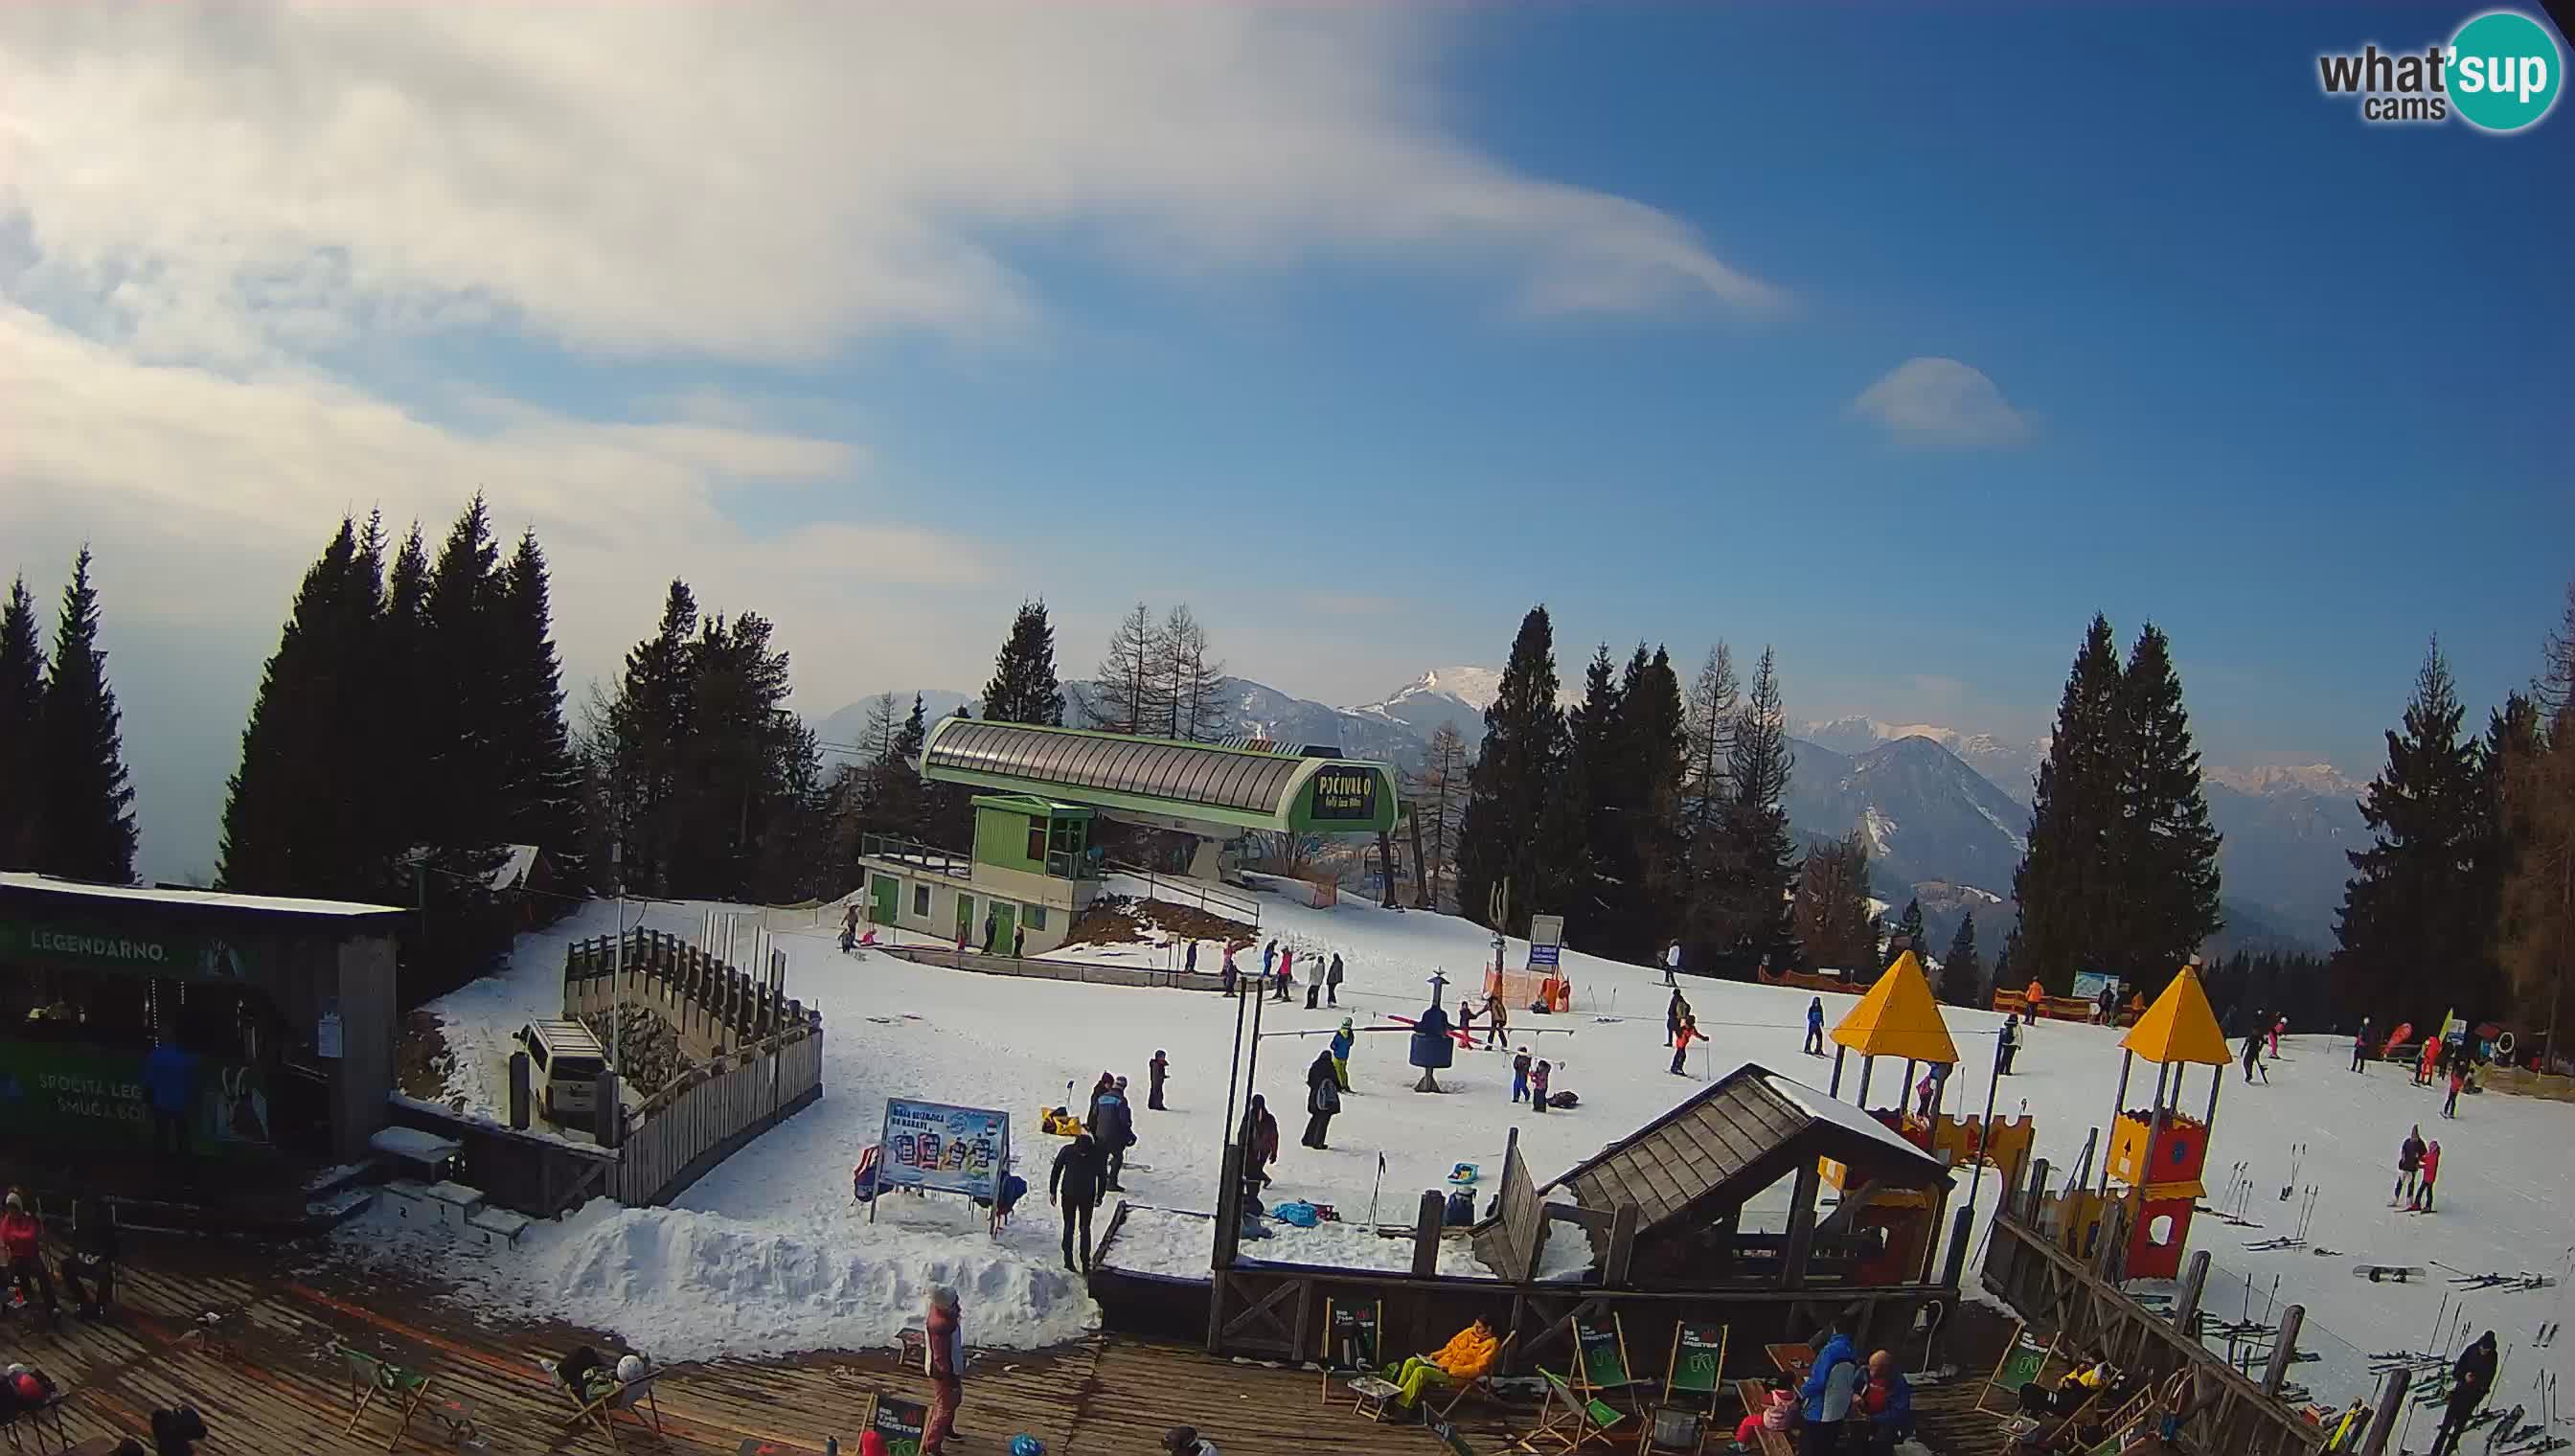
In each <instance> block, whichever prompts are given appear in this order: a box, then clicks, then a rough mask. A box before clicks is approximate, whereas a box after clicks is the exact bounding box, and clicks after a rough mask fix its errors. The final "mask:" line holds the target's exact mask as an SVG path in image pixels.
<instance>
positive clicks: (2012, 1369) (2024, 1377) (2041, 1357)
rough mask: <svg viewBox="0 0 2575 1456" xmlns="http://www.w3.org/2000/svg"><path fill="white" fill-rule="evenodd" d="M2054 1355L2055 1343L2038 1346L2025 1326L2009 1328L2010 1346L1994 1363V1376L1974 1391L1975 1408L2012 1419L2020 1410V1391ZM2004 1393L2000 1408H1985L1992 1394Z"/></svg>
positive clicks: (1987, 1413) (2043, 1369)
mask: <svg viewBox="0 0 2575 1456" xmlns="http://www.w3.org/2000/svg"><path fill="white" fill-rule="evenodd" d="M2055 1354H2056V1341H2054V1340H2049V1341H2048V1342H2047V1343H2046V1344H2043V1345H2042V1344H2037V1343H2035V1342H2033V1341H2032V1340H2031V1339H2030V1337H2029V1326H2028V1324H2026V1323H2021V1324H2015V1325H2013V1326H2012V1337H2011V1343H2010V1344H2008V1345H2005V1346H2003V1353H2002V1358H2001V1359H1998V1360H1996V1361H1994V1373H1993V1374H1991V1375H1988V1376H1986V1377H1985V1383H1984V1387H1983V1388H1982V1389H1980V1390H1978V1391H1977V1392H1976V1409H1977V1410H1979V1411H1981V1412H1983V1413H1984V1414H1986V1415H1999V1416H2011V1415H2017V1414H2018V1413H2019V1411H2020V1405H2019V1401H2020V1388H2021V1387H2022V1386H2024V1385H2027V1384H2029V1383H2030V1382H2031V1381H2033V1380H2036V1379H2037V1378H2038V1377H2039V1376H2040V1375H2041V1374H2042V1373H2044V1372H2045V1371H2046V1369H2047V1362H2048V1361H2049V1360H2050V1359H2052V1358H2054V1356H2055ZM1997 1390H1999V1391H2001V1392H2003V1395H2004V1398H2005V1401H2006V1402H2007V1403H2006V1404H2004V1405H2003V1406H2002V1407H2001V1408H2000V1409H1996V1408H1995V1407H1993V1406H1990V1405H1987V1404H1986V1403H1985V1402H1986V1401H1988V1400H1991V1399H1993V1395H1994V1392H1995V1391H1997Z"/></svg>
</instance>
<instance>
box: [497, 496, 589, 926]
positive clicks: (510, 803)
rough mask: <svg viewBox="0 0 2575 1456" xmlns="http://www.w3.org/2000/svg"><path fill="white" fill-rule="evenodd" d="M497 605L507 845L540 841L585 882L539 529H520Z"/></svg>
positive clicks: (557, 864) (571, 876)
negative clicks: (525, 530)
mask: <svg viewBox="0 0 2575 1456" xmlns="http://www.w3.org/2000/svg"><path fill="white" fill-rule="evenodd" d="M497 606H498V612H499V622H498V629H499V639H500V661H499V664H498V672H499V676H500V680H501V686H502V689H503V701H502V705H501V708H502V715H503V716H502V719H501V722H500V725H499V728H500V732H501V757H502V761H501V795H502V803H501V807H502V815H503V818H502V824H501V829H502V833H503V834H504V835H506V838H505V840H504V842H507V843H512V844H534V845H536V846H537V848H538V849H539V851H541V852H542V853H543V854H544V855H545V856H546V858H547V860H548V861H549V862H550V863H552V864H553V866H554V868H555V872H556V873H557V874H559V875H561V876H562V877H563V879H564V880H565V881H566V882H567V883H570V884H583V883H587V882H588V866H587V865H586V864H585V862H584V859H583V844H582V839H583V834H582V821H583V807H582V774H581V765H580V764H579V763H578V762H576V761H575V759H574V757H573V751H572V734H571V732H570V731H569V730H568V729H567V728H565V726H564V694H563V667H562V665H561V663H560V662H559V661H558V660H557V658H556V656H555V642H554V607H553V593H552V590H551V588H550V587H549V586H548V584H547V580H546V557H545V552H544V550H543V549H542V548H541V547H539V546H538V545H537V534H536V533H535V532H534V531H528V532H523V533H521V534H520V537H519V546H518V550H517V551H516V552H515V553H514V554H513V555H512V556H511V558H510V564H509V566H508V568H507V569H506V570H505V571H504V572H503V574H502V578H501V596H500V601H499V603H498V604H497Z"/></svg>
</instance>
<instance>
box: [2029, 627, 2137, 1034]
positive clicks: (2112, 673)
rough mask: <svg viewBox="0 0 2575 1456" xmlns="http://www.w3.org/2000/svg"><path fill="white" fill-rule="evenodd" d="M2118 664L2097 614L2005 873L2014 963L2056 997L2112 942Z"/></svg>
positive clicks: (2103, 956)
mask: <svg viewBox="0 0 2575 1456" xmlns="http://www.w3.org/2000/svg"><path fill="white" fill-rule="evenodd" d="M2120 677H2121V675H2120V670H2119V655H2118V649H2117V646H2116V645H2115V644H2114V643H2113V642H2112V640H2111V637H2110V621H2109V619H2108V618H2106V617H2101V616H2098V615H2095V616H2094V617H2093V619H2092V625H2091V627H2090V628H2089V629H2088V630H2087V631H2086V632H2085V634H2084V638H2083V646H2082V648H2081V650H2080V651H2078V652H2077V653H2076V654H2075V657H2074V666H2073V668H2072V669H2071V670H2070V671H2068V672H2067V674H2066V678H2065V692H2064V694H2063V696H2062V697H2061V698H2060V699H2059V700H2058V702H2057V708H2056V731H2055V734H2054V736H2053V737H2052V738H2051V739H2050V740H2049V743H2048V749H2047V757H2046V759H2045V760H2044V761H2042V762H2041V763H2040V764H2039V765H2038V781H2037V787H2036V792H2035V795H2034V797H2033V798H2032V800H2031V807H2030V824H2029V842H2028V846H2027V848H2025V849H2024V850H2023V851H2022V854H2021V861H2020V865H2019V867H2018V868H2016V869H2014V870H2013V871H2012V898H2013V900H2014V901H2016V902H2017V904H2018V906H2019V911H2020V918H2019V921H2018V923H2017V924H2016V925H2015V926H2014V928H2013V930H2012V934H2011V939H2010V941H2009V949H2010V954H2011V962H2012V971H2013V974H2014V975H2015V976H2022V975H2026V976H2029V977H2030V978H2032V979H2036V980H2039V981H2042V982H2044V983H2045V985H2046V986H2047V988H2048V989H2049V990H2050V991H2053V992H2055V993H2056V994H2059V995H2063V994H2066V993H2067V992H2069V991H2070V990H2072V988H2073V985H2074V975H2075V972H2076V971H2078V970H2082V969H2086V968H2090V967H2095V966H2100V965H2103V964H2106V963H2107V962H2108V961H2109V959H2110V957H2111V955H2112V953H2113V951H2114V950H2115V948H2116V947H2115V945H2114V943H2113V940H2112V935H2113V929H2112V926H2113V923H2114V921H2113V908H2114V907H2113V900H2114V897H2115V894H2116V887H2115V885H2114V884H2113V882H2112V880H2111V877H2110V874H2109V865H2110V863H2111V852H2112V848H2113V845H2112V841H2111V822H2112V820H2113V819H2114V818H2115V817H2116V816H2117V815H2118V812H2119V792H2120V756H2121V744H2122V738H2123V736H2124V734H2123V731H2122V728H2121V706H2122V702H2121V693H2120Z"/></svg>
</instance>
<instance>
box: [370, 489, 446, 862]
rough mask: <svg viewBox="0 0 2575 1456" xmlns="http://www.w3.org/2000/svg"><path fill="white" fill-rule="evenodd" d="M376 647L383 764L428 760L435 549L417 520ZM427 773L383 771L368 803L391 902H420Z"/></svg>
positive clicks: (373, 737) (398, 559)
mask: <svg viewBox="0 0 2575 1456" xmlns="http://www.w3.org/2000/svg"><path fill="white" fill-rule="evenodd" d="M374 639H375V640H374V647H373V651H372V652H371V653H370V655H369V658H368V661H367V662H366V663H365V664H363V665H361V672H362V673H363V674H364V675H365V676H364V681H365V683H366V691H365V694H364V699H365V701H366V702H367V704H368V705H369V709H368V712H367V713H365V714H364V715H363V716H362V718H361V720H360V721H361V722H362V723H363V724H365V725H366V728H367V731H366V734H365V736H366V737H367V739H368V740H369V742H370V743H371V745H372V747H371V756H372V757H373V758H374V760H375V761H376V763H377V764H379V765H381V764H384V763H408V764H413V765H422V764H426V763H427V762H428V761H429V759H430V755H431V753H432V751H433V749H432V746H431V742H432V740H431V737H430V724H431V721H432V718H433V714H432V710H431V707H430V703H429V700H430V698H431V697H432V696H433V695H434V694H435V693H436V692H437V691H438V688H437V684H436V681H435V674H434V672H433V670H432V668H431V665H430V661H429V548H428V546H427V544H426V543H425V542H424V541H423V540H422V539H421V532H420V523H419V522H416V521H415V522H413V523H412V526H411V530H410V532H409V533H408V534H407V535H405V536H404V538H403V544H402V546H401V548H400V549H399V550H398V551H397V552H396V553H395V555H394V561H393V566H392V567H391V568H390V569H389V570H388V571H387V572H386V573H385V585H384V608H383V611H382V613H381V614H380V615H379V616H378V618H377V621H376V626H375V633H374ZM431 793H432V789H431V787H430V785H429V781H428V775H427V774H426V773H425V772H422V771H418V768H417V766H416V767H415V771H412V772H408V773H384V772H381V771H379V773H378V775H377V781H376V783H375V785H374V789H373V791H372V792H371V793H370V794H368V796H367V798H366V800H365V804H366V807H365V808H364V809H362V812H363V814H364V816H365V822H366V824H367V829H366V833H365V835H364V838H365V841H366V843H367V863H368V867H369V869H370V871H371V872H372V873H373V874H374V875H376V876H377V877H378V880H379V882H378V885H377V892H376V893H375V894H374V895H372V896H370V898H374V899H378V900H382V901H384V902H386V903H389V904H398V905H400V904H412V903H415V902H416V901H417V900H418V898H419V896H420V895H421V893H422V889H423V886H422V885H421V883H420V878H419V873H418V871H417V870H416V869H415V868H414V867H413V863H412V861H413V858H414V853H415V851H416V850H417V849H418V848H419V847H420V846H422V845H424V844H427V843H428V842H429V838H430V831H431V830H430V825H431V821H432V819H433V816H434V813H433V809H432V807H431V804H430V798H431Z"/></svg>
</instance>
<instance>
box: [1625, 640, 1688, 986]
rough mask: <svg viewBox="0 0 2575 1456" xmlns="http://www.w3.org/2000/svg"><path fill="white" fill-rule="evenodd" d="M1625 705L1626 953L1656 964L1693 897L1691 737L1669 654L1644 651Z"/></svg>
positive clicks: (1632, 666) (1630, 672)
mask: <svg viewBox="0 0 2575 1456" xmlns="http://www.w3.org/2000/svg"><path fill="white" fill-rule="evenodd" d="M1618 698H1619V737H1620V741H1621V745H1622V746H1621V748H1620V753H1619V756H1620V759H1621V761H1622V764H1623V765H1624V768H1625V771H1626V774H1627V784H1626V794H1627V799H1628V803H1627V824H1626V829H1627V834H1626V853H1627V863H1628V864H1629V865H1631V866H1632V872H1633V874H1634V876H1635V878H1634V881H1633V886H1632V888H1631V889H1630V891H1629V893H1628V894H1627V895H1626V896H1624V899H1625V902H1626V904H1627V906H1628V913H1629V919H1628V921H1627V922H1626V923H1625V924H1624V925H1623V926H1622V927H1621V931H1622V934H1621V938H1620V941H1619V946H1620V948H1619V954H1620V956H1621V958H1624V959H1628V960H1644V961H1651V960H1652V959H1653V958H1654V957H1655V955H1656V953H1657V952H1659V951H1660V950H1661V949H1662V947H1663V946H1664V945H1665V944H1667V943H1668V942H1669V941H1670V940H1671V938H1672V937H1673V935H1674V933H1675V932H1677V931H1678V930H1679V929H1680V927H1681V909H1682V906H1683V904H1684V903H1685V902H1686V901H1687V899H1688V895H1689V860H1688V848H1689V840H1688V837H1687V834H1686V832H1685V830H1684V828H1683V825H1682V816H1681V815H1682V800H1683V792H1684V784H1685V782H1686V781H1687V778H1688V773H1689V734H1688V728H1687V724H1686V722H1685V719H1684V713H1685V710H1684V708H1683V707H1682V704H1681V688H1680V680H1679V679H1678V678H1677V677H1676V676H1675V675H1674V674H1673V672H1672V660H1671V655H1670V654H1669V653H1668V652H1666V651H1664V650H1663V649H1661V648H1659V647H1658V648H1656V649H1655V650H1654V653H1653V656H1652V657H1650V658H1648V657H1646V656H1645V654H1644V648H1643V646H1642V645H1641V644H1640V645H1639V646H1638V647H1637V650H1636V655H1635V656H1634V657H1632V658H1630V659H1629V660H1628V663H1627V672H1626V676H1625V677H1624V678H1623V679H1622V680H1621V682H1620V684H1619V690H1618Z"/></svg>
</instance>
